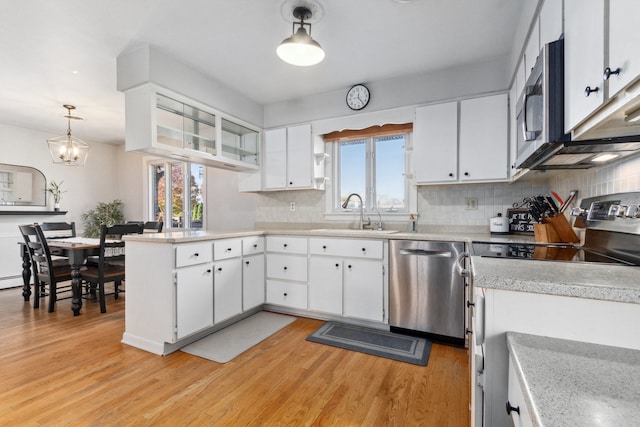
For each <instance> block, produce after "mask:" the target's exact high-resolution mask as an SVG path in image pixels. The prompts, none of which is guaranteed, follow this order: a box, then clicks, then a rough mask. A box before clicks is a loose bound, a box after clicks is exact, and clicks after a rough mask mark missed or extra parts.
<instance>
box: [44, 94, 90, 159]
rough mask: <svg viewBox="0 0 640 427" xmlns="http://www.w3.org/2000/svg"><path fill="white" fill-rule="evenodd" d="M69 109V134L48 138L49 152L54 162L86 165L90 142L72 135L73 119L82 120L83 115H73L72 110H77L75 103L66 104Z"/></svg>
mask: <svg viewBox="0 0 640 427" xmlns="http://www.w3.org/2000/svg"><path fill="white" fill-rule="evenodd" d="M63 107H64V108H66V109H67V115H65V116H64V117H65V118H66V119H67V134H66V135H63V136H58V137H56V138H51V139H47V144H49V152H50V153H51V158H52V159H53V163H60V164H63V165H67V166H84V163H85V162H86V161H87V155H88V154H89V144H87V143H86V142H84V141H83V140H81V139H79V138H76V137H75V136H72V135H71V120H82V117H78V116H73V115H71V110H75V108H76V107H74V106H73V105H68V104H65V105H63Z"/></svg>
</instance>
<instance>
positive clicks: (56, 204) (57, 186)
mask: <svg viewBox="0 0 640 427" xmlns="http://www.w3.org/2000/svg"><path fill="white" fill-rule="evenodd" d="M63 182H64V181H60V182H55V181H51V184H49V188H47V193H51V195H52V196H53V210H54V211H59V210H60V200H61V199H62V193H66V191H65V190H63V189H62V183H63Z"/></svg>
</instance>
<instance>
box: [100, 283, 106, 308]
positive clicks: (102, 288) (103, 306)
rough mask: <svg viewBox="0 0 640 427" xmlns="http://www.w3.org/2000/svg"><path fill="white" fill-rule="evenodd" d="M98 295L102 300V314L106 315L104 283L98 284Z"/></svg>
mask: <svg viewBox="0 0 640 427" xmlns="http://www.w3.org/2000/svg"><path fill="white" fill-rule="evenodd" d="M98 294H99V297H98V298H99V299H100V313H106V312H107V305H106V304H105V301H104V282H100V283H98Z"/></svg>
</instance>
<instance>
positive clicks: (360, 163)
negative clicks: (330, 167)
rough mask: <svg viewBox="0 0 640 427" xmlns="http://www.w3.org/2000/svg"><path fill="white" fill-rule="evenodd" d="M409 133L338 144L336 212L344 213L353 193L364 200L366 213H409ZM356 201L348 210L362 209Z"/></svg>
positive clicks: (336, 146)
mask: <svg viewBox="0 0 640 427" xmlns="http://www.w3.org/2000/svg"><path fill="white" fill-rule="evenodd" d="M409 136H410V134H409V133H397V134H392V135H384V136H370V137H366V138H355V139H348V140H345V141H338V142H336V143H335V146H334V158H335V159H336V162H335V165H336V168H335V171H334V179H335V182H336V185H335V187H334V203H333V211H334V212H341V211H342V207H341V205H342V203H344V201H345V200H346V199H347V197H348V196H349V194H351V193H357V194H359V195H360V196H361V197H362V200H363V204H364V207H365V210H368V211H373V210H376V209H377V210H379V211H380V212H381V213H384V212H408V210H409V208H408V185H407V180H406V179H405V158H406V155H405V147H406V145H407V142H408V139H409ZM359 203H360V202H359V200H358V199H357V198H352V199H351V201H350V202H349V206H348V208H351V209H353V208H359V207H360V206H359Z"/></svg>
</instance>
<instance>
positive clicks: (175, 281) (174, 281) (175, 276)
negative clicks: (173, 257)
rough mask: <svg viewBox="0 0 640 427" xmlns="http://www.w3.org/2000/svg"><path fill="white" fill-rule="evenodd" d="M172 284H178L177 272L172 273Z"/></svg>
mask: <svg viewBox="0 0 640 427" xmlns="http://www.w3.org/2000/svg"><path fill="white" fill-rule="evenodd" d="M173 284H174V285H175V286H177V285H178V273H173Z"/></svg>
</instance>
